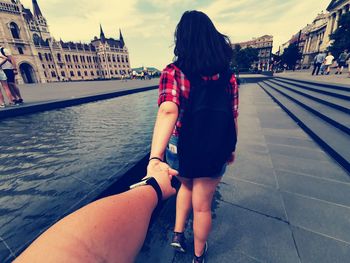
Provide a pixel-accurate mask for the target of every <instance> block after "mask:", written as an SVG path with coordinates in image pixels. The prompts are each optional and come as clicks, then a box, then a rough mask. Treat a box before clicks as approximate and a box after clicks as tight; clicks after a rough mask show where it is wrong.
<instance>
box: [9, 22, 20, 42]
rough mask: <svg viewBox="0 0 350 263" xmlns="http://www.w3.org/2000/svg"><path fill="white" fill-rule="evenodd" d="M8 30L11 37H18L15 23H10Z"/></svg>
mask: <svg viewBox="0 0 350 263" xmlns="http://www.w3.org/2000/svg"><path fill="white" fill-rule="evenodd" d="M10 30H11V34H12V37H13V38H16V39H19V38H20V37H19V28H18V26H17V24H16V23H14V22H12V23H11V24H10Z"/></svg>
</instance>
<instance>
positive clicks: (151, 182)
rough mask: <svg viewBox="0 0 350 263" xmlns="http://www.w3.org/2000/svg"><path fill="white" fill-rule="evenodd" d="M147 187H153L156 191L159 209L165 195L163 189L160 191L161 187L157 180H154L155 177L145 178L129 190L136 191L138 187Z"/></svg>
mask: <svg viewBox="0 0 350 263" xmlns="http://www.w3.org/2000/svg"><path fill="white" fill-rule="evenodd" d="M145 185H150V186H152V187H153V189H154V190H155V191H156V193H157V197H158V204H157V207H158V206H159V205H160V204H161V202H162V200H163V194H162V189H160V186H159V184H158V182H157V180H156V179H154V177H148V178H145V179H143V180H141V181H140V182H138V183H136V184H133V185H130V186H129V188H130V189H135V188H137V187H140V186H145Z"/></svg>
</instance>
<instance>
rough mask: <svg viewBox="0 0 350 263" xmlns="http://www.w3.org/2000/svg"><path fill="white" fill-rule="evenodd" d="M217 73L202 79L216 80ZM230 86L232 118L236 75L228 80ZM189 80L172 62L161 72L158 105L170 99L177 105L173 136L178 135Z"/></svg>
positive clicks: (236, 97) (236, 101)
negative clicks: (177, 112) (177, 115)
mask: <svg viewBox="0 0 350 263" xmlns="http://www.w3.org/2000/svg"><path fill="white" fill-rule="evenodd" d="M218 78H219V74H218V75H215V76H212V77H204V79H213V80H216V79H218ZM230 83H231V86H230V89H229V90H228V92H229V93H230V94H231V95H232V98H233V101H232V111H233V116H234V118H237V117H238V85H237V81H236V77H235V76H234V75H232V77H231V80H230ZM190 86H191V85H190V81H189V80H188V79H187V78H186V76H185V75H184V73H182V71H181V70H180V69H179V68H178V67H176V66H175V65H174V64H170V65H168V66H167V67H166V68H165V69H164V70H163V72H162V75H161V77H160V84H159V98H158V105H159V106H160V105H161V104H162V103H163V102H165V101H172V102H174V103H175V104H176V105H177V106H178V107H179V117H178V119H177V122H176V125H175V129H174V131H173V135H174V136H178V134H179V133H178V131H179V129H180V128H181V119H182V116H183V113H184V103H182V102H183V101H184V100H187V99H188V97H189V94H190Z"/></svg>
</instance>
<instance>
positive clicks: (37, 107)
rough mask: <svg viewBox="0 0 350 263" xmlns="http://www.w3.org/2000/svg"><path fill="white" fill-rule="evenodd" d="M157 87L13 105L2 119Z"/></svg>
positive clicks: (1, 113) (0, 115) (3, 113)
mask: <svg viewBox="0 0 350 263" xmlns="http://www.w3.org/2000/svg"><path fill="white" fill-rule="evenodd" d="M157 88H158V86H150V87H143V88H135V89H128V90H122V91H116V92H108V93H102V94H96V95H91V96H85V97H78V98H72V99H65V100H55V101H47V102H43V103H36V104H28V105H27V104H25V105H24V106H18V107H12V108H8V109H4V110H1V111H0V120H1V119H5V118H10V117H16V116H22V115H27V114H32V113H36V112H42V111H49V110H55V109H60V108H65V107H70V106H76V105H80V104H84V103H89V102H94V101H99V100H106V99H112V98H116V97H120V96H124V95H130V94H134V93H138V92H144V91H149V90H153V89H157Z"/></svg>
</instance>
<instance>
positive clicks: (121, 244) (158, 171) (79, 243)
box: [14, 164, 177, 263]
mask: <svg viewBox="0 0 350 263" xmlns="http://www.w3.org/2000/svg"><path fill="white" fill-rule="evenodd" d="M175 174H177V172H176V171H175V170H172V169H169V168H167V169H165V170H164V166H160V165H158V164H152V165H149V167H148V175H149V176H153V177H154V178H155V179H156V180H157V182H158V184H159V186H160V187H161V189H162V193H163V198H164V199H165V198H168V197H170V196H171V195H173V194H175V189H173V188H172V186H171V183H170V181H171V178H172V176H173V175H175ZM157 202H158V198H157V194H156V192H155V190H154V189H153V188H152V187H151V186H142V187H138V188H135V189H133V190H130V191H128V192H125V193H122V194H119V195H114V196H111V197H107V198H104V199H101V200H99V201H96V202H94V203H91V204H89V205H87V206H85V207H83V208H81V209H79V210H78V211H76V212H74V213H73V214H71V215H69V216H67V217H66V218H64V219H62V220H61V221H59V222H58V223H56V224H55V225H54V226H52V227H51V228H49V229H48V230H47V231H46V232H44V233H43V234H42V235H41V236H40V237H39V238H38V239H37V240H35V241H34V242H33V244H32V245H31V246H29V247H28V248H27V250H25V251H24V252H23V253H22V255H20V256H19V257H18V258H17V259H16V260H15V261H14V262H16V263H20V262H23V263H24V262H25V263H27V262H35V263H40V262H45V263H54V262H55V263H56V262H57V263H61V262H70V263H89V262H94V263H95V262H121V263H124V262H125V263H129V262H133V261H134V259H135V257H136V256H137V254H138V252H139V250H140V249H141V247H142V244H143V242H144V239H145V236H146V232H147V229H148V225H149V222H150V218H151V215H152V212H153V210H154V208H155V207H156V205H157Z"/></svg>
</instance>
